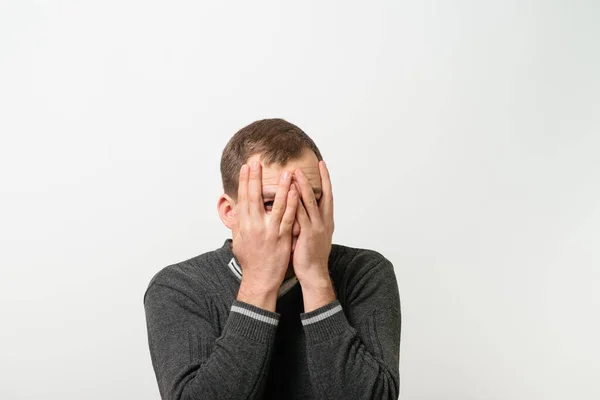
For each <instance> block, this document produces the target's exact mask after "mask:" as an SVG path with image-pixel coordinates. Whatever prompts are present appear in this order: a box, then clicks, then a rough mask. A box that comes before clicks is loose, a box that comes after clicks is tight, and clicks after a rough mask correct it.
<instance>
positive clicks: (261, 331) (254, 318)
mask: <svg viewBox="0 0 600 400" xmlns="http://www.w3.org/2000/svg"><path fill="white" fill-rule="evenodd" d="M280 315H281V314H279V313H276V312H273V311H269V310H264V309H262V308H260V307H256V306H254V305H252V304H248V303H245V302H243V301H239V300H234V301H233V303H232V304H231V310H230V313H229V318H228V319H227V322H226V323H225V327H224V328H223V331H232V332H235V333H237V334H240V335H242V336H244V337H247V338H249V339H252V340H256V341H258V342H261V343H266V344H269V343H271V342H272V341H273V339H274V337H275V332H276V331H277V325H278V324H279V317H280Z"/></svg>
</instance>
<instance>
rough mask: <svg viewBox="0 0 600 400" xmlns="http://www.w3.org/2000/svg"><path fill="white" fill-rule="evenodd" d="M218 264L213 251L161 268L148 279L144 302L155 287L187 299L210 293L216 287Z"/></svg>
mask: <svg viewBox="0 0 600 400" xmlns="http://www.w3.org/2000/svg"><path fill="white" fill-rule="evenodd" d="M218 263H219V260H218V258H217V257H215V250H212V251H208V252H205V253H202V254H200V255H197V256H195V257H192V258H189V259H187V260H183V261H179V262H177V263H174V264H170V265H167V266H165V267H163V268H162V269H160V270H159V271H158V272H156V273H155V274H154V276H153V277H152V278H151V279H150V282H149V283H148V286H147V287H146V290H145V292H144V301H145V299H146V295H147V294H148V292H149V290H150V289H151V288H152V287H154V286H157V285H158V286H162V287H168V288H170V289H172V290H174V291H177V292H180V293H182V294H184V295H186V296H188V297H196V295H197V294H198V293H200V292H210V291H211V288H216V287H218V281H219V278H218V276H216V274H217V273H218V270H219V268H216V266H217V265H218Z"/></svg>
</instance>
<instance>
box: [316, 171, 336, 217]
mask: <svg viewBox="0 0 600 400" xmlns="http://www.w3.org/2000/svg"><path fill="white" fill-rule="evenodd" d="M319 172H320V174H321V188H322V190H323V193H322V194H321V199H320V200H319V209H320V210H321V217H322V218H323V221H332V220H333V192H332V189H331V177H330V176H329V170H328V169H327V166H326V165H325V161H321V162H319Z"/></svg>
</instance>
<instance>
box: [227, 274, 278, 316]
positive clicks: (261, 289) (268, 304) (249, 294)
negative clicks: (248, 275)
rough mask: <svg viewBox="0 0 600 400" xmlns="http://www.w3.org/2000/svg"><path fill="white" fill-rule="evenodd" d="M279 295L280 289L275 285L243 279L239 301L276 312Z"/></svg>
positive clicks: (239, 291)
mask: <svg viewBox="0 0 600 400" xmlns="http://www.w3.org/2000/svg"><path fill="white" fill-rule="evenodd" d="M277 293H278V288H276V287H274V286H273V285H265V284H260V283H254V282H252V281H250V280H244V279H243V278H242V283H241V284H240V288H239V290H238V295H237V300H239V301H243V302H244V303H248V304H252V305H253V306H256V307H259V308H262V309H264V310H269V311H273V312H274V311H275V307H276V304H277Z"/></svg>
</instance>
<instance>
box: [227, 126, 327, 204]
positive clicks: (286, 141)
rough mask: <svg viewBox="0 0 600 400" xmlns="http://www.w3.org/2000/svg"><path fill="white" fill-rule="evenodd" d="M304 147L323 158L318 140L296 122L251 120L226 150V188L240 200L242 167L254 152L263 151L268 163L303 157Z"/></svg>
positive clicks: (233, 196) (232, 195)
mask: <svg viewBox="0 0 600 400" xmlns="http://www.w3.org/2000/svg"><path fill="white" fill-rule="evenodd" d="M304 149H309V150H312V151H313V152H314V153H315V155H316V156H317V159H318V160H319V161H321V160H322V159H323V157H322V156H321V152H320V151H319V149H318V148H317V145H316V144H315V142H313V140H312V139H311V138H310V137H309V136H308V135H307V134H306V133H304V131H302V129H300V128H298V127H297V126H296V125H294V124H292V123H290V122H287V121H286V120H283V119H280V118H273V119H262V120H259V121H255V122H253V123H251V124H250V125H248V126H246V127H244V128H242V129H240V130H239V131H238V132H237V133H236V134H235V135H233V137H232V138H231V139H230V140H229V142H228V143H227V145H226V146H225V149H224V150H223V155H222V156H221V179H222V180H223V190H224V191H225V193H226V194H228V195H229V196H231V197H232V198H234V199H235V201H237V192H238V182H239V179H240V169H241V168H242V165H243V164H244V163H246V161H248V158H250V157H251V156H253V155H254V154H260V155H261V157H260V160H261V161H262V162H263V163H264V164H265V165H271V164H272V163H277V164H281V165H285V164H287V162H288V161H290V160H292V159H294V158H298V157H301V156H302V152H303V150H304Z"/></svg>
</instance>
